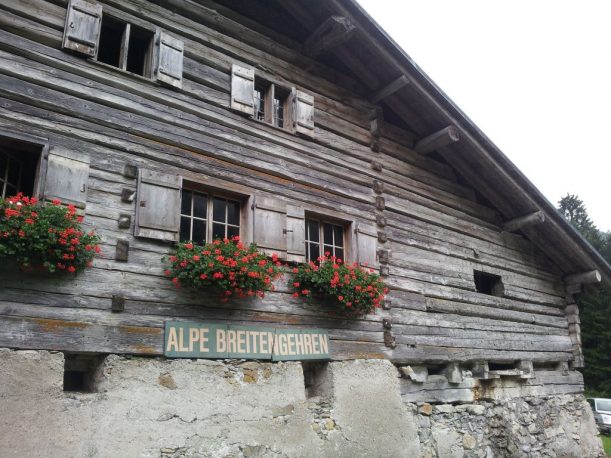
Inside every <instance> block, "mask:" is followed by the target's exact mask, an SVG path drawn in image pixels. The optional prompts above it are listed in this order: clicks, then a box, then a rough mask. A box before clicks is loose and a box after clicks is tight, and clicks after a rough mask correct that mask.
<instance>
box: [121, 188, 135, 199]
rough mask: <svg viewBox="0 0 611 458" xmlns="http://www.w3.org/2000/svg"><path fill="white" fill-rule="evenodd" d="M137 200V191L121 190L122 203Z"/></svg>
mask: <svg viewBox="0 0 611 458" xmlns="http://www.w3.org/2000/svg"><path fill="white" fill-rule="evenodd" d="M135 198H136V191H134V190H133V189H129V188H123V189H121V201H122V202H127V203H132V202H133V201H134V199H135Z"/></svg>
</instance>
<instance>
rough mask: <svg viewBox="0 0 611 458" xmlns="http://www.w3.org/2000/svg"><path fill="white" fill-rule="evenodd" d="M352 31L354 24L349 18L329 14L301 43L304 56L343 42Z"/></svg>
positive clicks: (312, 55) (354, 27)
mask: <svg viewBox="0 0 611 458" xmlns="http://www.w3.org/2000/svg"><path fill="white" fill-rule="evenodd" d="M354 32H356V26H355V25H354V24H353V23H352V21H350V19H348V18H346V17H343V16H331V17H330V18H328V19H327V20H325V21H324V22H323V23H322V24H320V25H319V26H318V27H317V28H316V29H315V30H314V31H313V32H312V33H311V34H310V36H309V37H308V38H307V39H306V41H305V43H304V44H303V52H304V54H305V55H306V56H309V57H316V56H318V55H319V54H321V53H323V52H325V51H329V50H331V49H334V48H337V47H338V46H340V45H342V44H344V43H345V42H347V41H348V40H349V39H350V38H351V37H352V35H353V34H354Z"/></svg>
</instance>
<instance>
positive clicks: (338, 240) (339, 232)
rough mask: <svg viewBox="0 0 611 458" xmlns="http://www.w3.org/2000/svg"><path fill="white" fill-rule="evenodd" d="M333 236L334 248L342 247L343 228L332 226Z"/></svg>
mask: <svg viewBox="0 0 611 458" xmlns="http://www.w3.org/2000/svg"><path fill="white" fill-rule="evenodd" d="M333 232H334V235H335V246H342V247H343V246H344V228H343V227H342V226H333Z"/></svg>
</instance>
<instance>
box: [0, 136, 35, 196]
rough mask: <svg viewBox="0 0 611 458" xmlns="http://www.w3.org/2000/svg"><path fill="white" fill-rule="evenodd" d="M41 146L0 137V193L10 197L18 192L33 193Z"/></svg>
mask: <svg viewBox="0 0 611 458" xmlns="http://www.w3.org/2000/svg"><path fill="white" fill-rule="evenodd" d="M40 153H41V147H40V146H39V145H33V144H31V143H27V142H22V141H19V140H15V139H12V138H5V137H0V194H1V196H0V197H1V198H3V199H4V198H6V197H11V196H14V195H16V194H17V193H19V192H22V193H23V194H24V195H26V196H32V195H33V194H35V192H34V190H35V184H36V178H37V177H36V175H37V173H38V165H39V162H40V156H41V154H40Z"/></svg>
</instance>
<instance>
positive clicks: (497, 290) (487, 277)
mask: <svg viewBox="0 0 611 458" xmlns="http://www.w3.org/2000/svg"><path fill="white" fill-rule="evenodd" d="M473 279H474V280H475V290H476V291H477V292H478V293H482V294H488V295H490V296H498V297H502V296H503V295H504V294H505V286H504V285H503V281H502V279H501V277H500V276H499V275H494V274H489V273H486V272H481V271H479V270H474V271H473Z"/></svg>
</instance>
